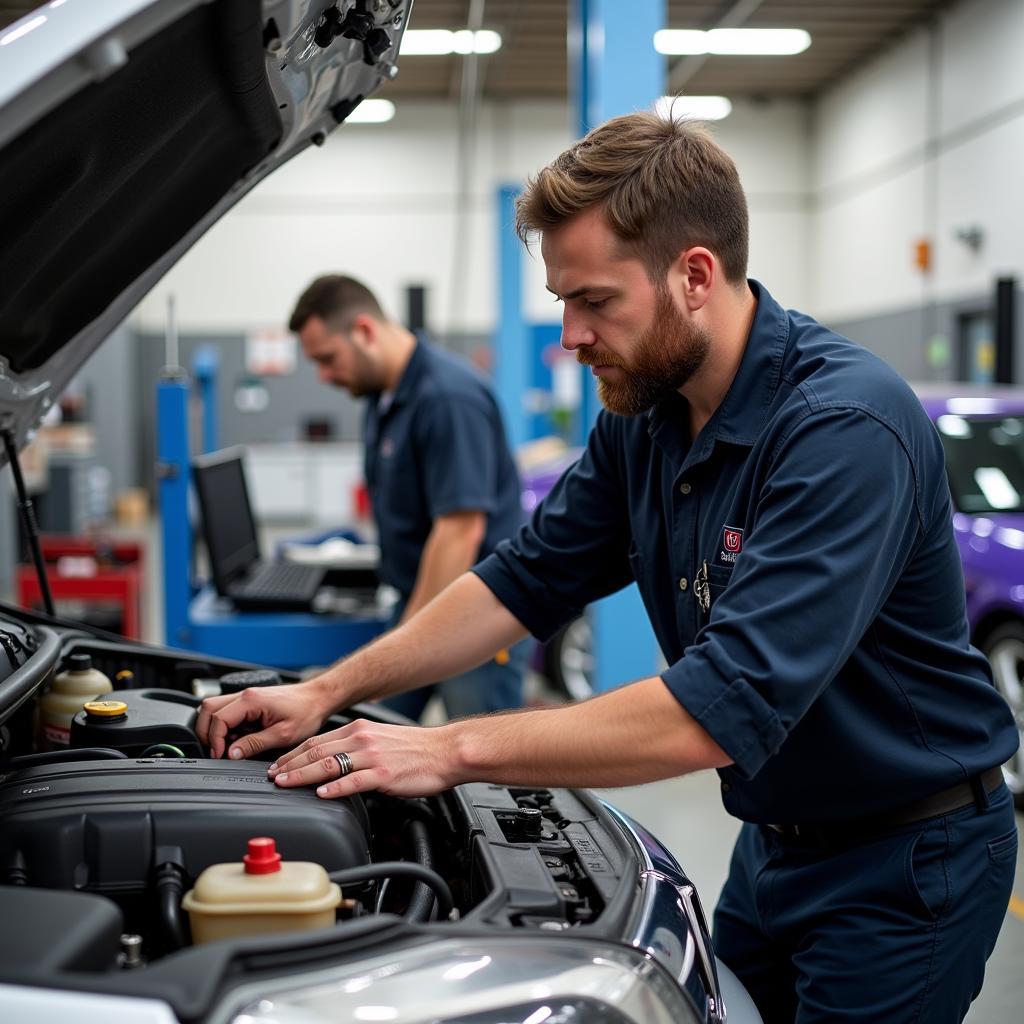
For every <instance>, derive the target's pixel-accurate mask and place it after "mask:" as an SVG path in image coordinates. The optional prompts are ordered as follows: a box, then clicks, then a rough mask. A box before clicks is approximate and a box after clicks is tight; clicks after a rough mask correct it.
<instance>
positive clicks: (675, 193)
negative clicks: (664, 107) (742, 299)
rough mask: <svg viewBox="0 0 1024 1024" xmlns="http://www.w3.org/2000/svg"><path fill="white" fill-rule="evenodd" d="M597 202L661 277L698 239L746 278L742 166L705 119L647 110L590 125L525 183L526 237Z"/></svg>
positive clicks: (521, 204)
mask: <svg viewBox="0 0 1024 1024" xmlns="http://www.w3.org/2000/svg"><path fill="white" fill-rule="evenodd" d="M592 206H601V207H602V208H603V210H604V214H605V218H606V219H607V222H608V226H609V227H610V228H611V229H612V231H613V232H614V233H615V234H616V235H617V236H618V237H619V239H621V241H622V242H623V243H625V245H626V246H627V247H629V248H631V249H632V250H633V251H634V252H635V253H636V255H637V257H638V258H639V259H640V260H642V261H643V264H644V266H645V268H646V270H647V274H648V276H649V277H650V278H651V280H652V281H654V282H655V283H657V282H658V281H660V280H662V279H663V278H664V276H665V273H666V272H667V271H668V268H669V266H670V264H671V263H672V261H673V260H674V259H675V258H676V257H677V256H678V255H679V253H680V252H682V250H684V249H687V248H689V247H690V246H694V245H703V246H706V247H707V248H708V249H710V250H711V251H712V252H713V253H714V254H715V255H716V256H717V257H718V259H719V262H720V263H721V264H722V268H723V270H724V272H725V276H726V279H727V280H729V281H730V282H732V283H733V284H736V285H738V284H742V283H743V282H744V281H745V280H746V274H747V250H748V225H747V201H746V197H745V196H744V194H743V187H742V185H741V184H740V179H739V174H738V173H737V171H736V165H735V164H734V163H733V161H732V159H731V158H730V157H729V155H728V154H727V153H726V152H725V151H724V150H723V149H722V148H721V147H720V146H719V145H718V144H717V143H715V142H714V140H713V139H712V138H711V135H710V133H709V132H708V131H707V129H706V128H704V127H703V126H702V125H701V124H699V123H695V122H692V121H689V122H688V121H686V120H679V119H676V118H673V117H663V116H661V115H660V114H654V113H646V112H641V113H635V114H626V115H625V116H623V117H616V118H613V119H612V120H611V121H607V122H606V123H605V124H602V125H600V126H599V127H597V128H595V129H593V131H591V132H589V133H588V134H587V135H586V136H584V138H582V139H581V140H580V141H579V142H577V143H575V144H574V145H573V146H570V147H569V149H567V150H566V151H565V152H564V153H562V155H561V156H559V157H558V158H557V159H556V160H554V161H553V162H552V163H550V164H548V166H547V167H545V168H543V170H541V171H540V172H539V173H538V174H537V175H536V176H535V177H534V178H532V179H531V180H530V181H529V182H528V183H527V186H526V189H525V190H524V192H523V194H522V195H521V196H520V197H519V199H518V201H517V202H516V230H517V231H518V233H519V237H520V238H522V240H523V241H524V242H528V241H529V239H530V237H531V236H532V235H534V234H537V233H543V232H544V231H549V230H552V229H554V228H557V227H558V226H559V225H561V224H564V223H565V222H566V221H567V220H569V219H570V218H571V217H573V216H575V215H576V214H577V213H581V212H583V211H584V210H587V209H589V208H590V207H592Z"/></svg>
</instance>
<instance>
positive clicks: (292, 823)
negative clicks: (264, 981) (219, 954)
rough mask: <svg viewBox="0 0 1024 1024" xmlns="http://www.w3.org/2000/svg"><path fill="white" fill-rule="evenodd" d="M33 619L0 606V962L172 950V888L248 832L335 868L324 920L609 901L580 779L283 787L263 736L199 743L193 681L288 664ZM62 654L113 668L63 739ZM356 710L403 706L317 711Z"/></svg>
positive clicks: (495, 917)
mask: <svg viewBox="0 0 1024 1024" xmlns="http://www.w3.org/2000/svg"><path fill="white" fill-rule="evenodd" d="M11 611H12V612H13V609H11ZM24 617H25V618H26V619H29V620H31V619H32V616H30V615H28V614H26V615H25V616H24ZM36 618H37V619H38V620H41V621H36V622H35V623H33V622H32V621H29V622H24V623H23V622H20V621H17V620H14V619H12V620H10V621H9V622H3V623H0V634H2V635H3V636H7V637H9V638H10V637H12V636H13V637H14V638H15V639H16V642H14V641H11V640H9V641H8V642H6V643H3V642H2V641H0V644H2V646H3V651H4V652H5V653H3V654H0V659H2V658H4V657H5V656H6V660H7V662H8V664H7V665H2V663H0V666H2V668H0V708H2V709H3V715H2V724H0V908H3V909H4V911H5V917H6V919H7V920H18V921H22V922H24V926H23V927H22V928H20V929H7V930H6V935H5V936H4V937H0V979H2V978H4V977H12V976H16V975H18V973H19V972H21V971H25V970H30V971H32V972H34V973H35V972H43V973H44V974H46V975H47V976H48V977H50V978H52V977H53V976H55V975H56V974H59V973H60V972H75V973H80V972H86V973H89V974H94V975H101V976H103V977H106V978H111V977H115V976H121V977H124V976H125V974H126V973H130V972H131V970H132V969H133V968H136V967H139V966H150V967H152V965H155V964H159V963H169V962H172V961H173V960H174V959H175V958H176V957H178V958H180V957H182V956H187V955H188V954H189V952H190V951H191V949H192V947H193V937H192V935H191V934H190V926H189V915H188V914H187V913H186V912H185V911H184V910H183V909H182V907H183V901H184V903H186V904H187V899H185V897H186V896H187V894H188V893H189V892H190V891H191V890H192V888H193V887H194V886H196V883H197V880H198V879H200V877H201V876H202V875H203V873H204V872H206V871H207V870H208V869H210V868H212V867H213V866H214V865H223V864H232V863H239V864H240V863H241V862H242V861H243V856H244V855H245V854H246V850H247V844H248V843H249V842H250V841H251V840H253V839H254V838H257V837H269V838H271V839H273V840H274V843H275V844H276V850H277V852H278V853H279V854H280V856H281V858H282V859H283V861H284V862H285V863H291V862H303V863H305V862H309V863H311V864H313V865H319V866H320V867H321V868H322V869H323V870H324V871H325V872H326V873H327V876H328V877H329V878H330V879H331V880H332V881H337V882H338V883H339V884H340V888H341V899H340V901H339V902H338V905H337V908H336V917H335V927H336V928H338V929H341V928H343V927H345V926H346V925H347V926H350V927H351V926H353V925H359V924H364V923H365V922H361V921H360V920H359V919H370V918H373V919H378V920H380V921H382V922H383V921H385V920H388V919H390V920H392V921H393V920H394V918H395V917H398V918H400V919H402V920H403V921H404V922H408V923H410V924H428V925H429V924H431V923H435V924H436V925H437V926H440V927H443V926H445V925H447V924H448V923H449V922H450V921H461V922H462V923H464V924H465V923H470V924H480V925H486V926H487V927H489V928H491V927H493V926H495V925H497V926H499V927H503V928H543V929H545V930H566V929H571V928H578V927H581V926H586V925H592V924H594V923H595V922H597V921H598V920H599V919H600V918H601V917H602V915H604V916H605V918H606V919H607V918H613V917H615V914H614V913H612V910H613V908H614V906H615V905H616V904H617V903H624V902H625V901H624V899H617V895H618V892H619V890H620V889H627V888H629V887H628V886H623V885H622V882H623V880H624V879H626V878H629V877H632V878H634V879H635V877H636V863H635V859H634V855H633V852H632V850H631V848H630V846H629V844H628V843H627V842H626V841H625V839H624V837H623V834H622V833H621V831H620V830H619V829H617V828H616V826H615V824H614V823H613V821H612V819H611V816H610V815H609V814H608V812H607V810H606V809H604V808H603V807H602V806H601V805H600V804H599V803H597V802H596V801H594V802H591V801H590V800H588V799H587V796H586V794H581V793H578V792H576V791H570V790H554V791H549V790H545V789H515V788H510V787H505V786H497V785H489V784H473V785H467V786H460V787H457V788H456V789H455V790H452V791H450V792H448V793H445V794H441V795H440V796H438V797H434V798H430V799H423V800H400V799H395V798H390V797H386V796H382V795H378V794H367V795H366V796H365V797H360V796H354V797H351V798H346V799H342V800H323V799H320V798H319V797H317V796H316V794H315V792H314V791H313V790H312V789H308V790H291V789H288V790H283V789H280V788H279V787H276V786H275V785H274V784H273V783H272V782H270V781H269V780H268V778H267V775H266V763H269V761H270V760H271V759H273V758H274V757H276V756H277V754H278V753H279V752H277V751H267V752H266V754H265V757H264V760H262V761H223V760H212V759H210V758H209V757H208V756H207V752H206V751H205V750H204V749H203V748H202V746H201V744H200V742H199V740H198V738H197V736H196V734H195V731H194V723H195V718H196V714H197V710H198V707H199V705H200V703H201V701H202V699H203V697H205V696H207V695H209V694H212V693H218V692H229V691H230V690H232V689H236V690H237V689H242V688H244V687H245V686H248V685H288V684H289V683H290V682H294V681H295V679H294V678H291V677H289V676H287V674H285V675H284V676H281V675H278V674H277V673H275V672H272V671H269V670H261V669H254V668H253V667H252V666H242V665H238V664H236V663H231V662H220V661H217V660H216V659H213V660H211V659H207V658H199V657H190V656H188V655H186V654H183V653H181V652H175V651H170V650H164V649H161V648H154V647H148V646H145V645H140V644H132V643H127V642H125V641H121V640H118V639H116V638H113V637H110V636H108V635H107V634H102V633H99V632H98V631H95V632H88V631H86V630H83V629H82V628H79V627H74V628H72V627H71V626H70V625H67V626H63V627H62V626H61V625H60V624H57V623H55V622H53V621H46V620H43V618H42V617H41V616H37V617H36ZM83 656H87V657H85V658H83ZM76 663H77V664H78V665H79V666H81V665H85V664H87V663H88V664H89V665H90V666H91V671H94V672H98V673H101V674H102V675H103V676H105V677H107V678H109V679H110V680H112V684H111V689H110V690H109V691H107V692H104V693H102V694H101V695H100V697H101V699H100V701H99V704H100V706H98V707H95V708H93V709H92V710H86V709H85V708H84V707H83V708H80V709H79V710H78V711H75V712H74V714H73V715H72V716H71V718H70V728H69V729H68V730H66V735H67V744H66V745H63V744H61V743H59V742H54V736H58V739H59V735H58V734H59V733H60V730H59V729H58V730H56V732H55V731H54V729H53V728H50V729H49V730H47V729H46V728H44V725H45V721H44V719H45V715H46V708H47V707H48V705H47V700H48V699H50V698H48V694H52V693H53V692H54V691H55V683H54V680H55V679H58V678H59V677H60V673H61V672H64V671H66V670H67V669H68V666H69V665H74V664H76ZM83 703H88V699H86V701H84V702H83ZM72 705H74V701H72ZM90 707H91V705H90ZM358 716H362V717H376V718H378V719H382V720H388V721H401V720H400V719H397V718H396V717H395V716H394V715H392V714H391V713H390V712H387V711H385V710H383V709H380V708H377V707H375V706H370V705H366V706H360V707H358V708H355V709H352V710H350V711H348V712H345V713H342V714H338V715H334V716H331V718H330V719H328V721H327V723H325V727H328V728H332V727H336V726H339V725H342V724H344V723H345V722H347V721H350V720H351V719H352V718H354V717H358ZM238 941H240V942H243V944H244V941H245V940H244V937H243V938H241V939H239V940H238ZM249 941H252V940H251V939H250V940H249ZM303 941H306V940H305V939H303V938H302V936H301V935H298V934H289V935H287V936H282V942H286V943H287V942H290V943H295V942H300V943H301V942H303ZM195 951H196V952H199V950H198V949H197V950H195ZM154 976H155V975H154Z"/></svg>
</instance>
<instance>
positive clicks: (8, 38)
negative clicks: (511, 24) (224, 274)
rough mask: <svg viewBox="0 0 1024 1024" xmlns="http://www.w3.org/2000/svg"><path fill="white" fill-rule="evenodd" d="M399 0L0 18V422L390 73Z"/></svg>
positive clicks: (23, 425) (130, 5)
mask: <svg viewBox="0 0 1024 1024" xmlns="http://www.w3.org/2000/svg"><path fill="white" fill-rule="evenodd" d="M411 6H412V0H337V2H334V0H263V2H257V0H212V2H211V0H205V2H204V0H104V2H103V3H94V2H92V0H84V2H83V0H52V2H51V3H49V4H46V5H42V6H40V7H39V8H38V9H37V10H35V11H33V12H31V13H29V14H27V15H26V16H25V17H24V18H22V19H21V20H20V21H18V22H15V23H14V24H13V25H9V26H7V27H6V28H4V29H0V47H2V49H0V54H2V61H0V196H2V197H3V205H4V231H3V232H2V234H0V281H2V282H3V287H2V289H0V430H12V431H13V432H14V436H15V441H16V443H17V445H18V446H19V447H20V446H21V445H22V444H24V443H25V441H26V440H27V437H26V435H28V434H29V433H30V432H31V431H32V430H34V428H35V427H36V426H37V425H38V423H39V421H40V420H41V419H42V417H43V416H44V415H45V413H46V411H47V410H48V409H49V407H50V406H51V405H52V404H53V403H54V402H55V401H56V400H57V398H58V396H59V395H60V393H61V392H62V391H63V389H64V388H65V386H66V385H67V383H68V381H69V380H70V378H71V377H72V376H73V375H74V373H75V372H76V371H77V370H78V368H79V367H80V366H81V365H82V364H83V362H84V361H85V360H86V359H87V358H88V357H89V355H91V353H92V352H93V351H94V349H95V348H96V347H97V346H98V345H99V344H100V343H101V342H102V341H103V340H104V339H105V338H106V337H107V336H108V335H109V334H110V332H111V331H112V330H113V329H114V328H115V327H116V326H117V324H118V323H119V322H120V321H121V320H122V319H123V318H124V317H125V316H126V315H127V314H128V313H129V312H130V311H131V309H132V308H133V307H134V306H135V305H136V304H137V303H138V302H139V300H140V299H141V298H142V297H143V296H144V295H145V294H146V293H147V292H148V291H149V289H150V288H151V287H152V286H153V285H154V284H155V283H156V282H157V281H158V280H159V279H160V277H161V276H162V275H163V274H165V273H166V272H167V270H168V269H169V268H170V267H171V266H172V265H173V264H174V263H175V261H177V259H178V258H179V257H180V256H181V255H183V254H184V253H185V252H186V251H187V250H188V249H189V247H190V246H191V245H192V244H193V243H194V242H195V241H196V239H197V238H199V236H201V235H202V234H203V233H204V232H205V231H206V230H207V229H208V228H209V227H210V226H211V225H212V224H213V223H215V222H216V221H217V220H218V219H219V218H220V217H221V216H223V214H224V213H226V212H227V211H228V210H229V209H230V208H231V207H232V206H234V204H235V203H237V202H238V200H239V199H241V197H242V196H244V195H245V194H246V193H247V192H248V191H249V190H250V189H251V188H252V187H253V186H254V185H255V184H256V183H257V182H259V181H261V180H262V179H263V178H264V177H266V175H268V174H269V173H270V172H271V171H273V170H274V169H275V168H277V167H278V166H280V165H281V164H283V163H284V162H285V161H287V160H289V159H290V158H291V157H292V156H294V155H295V154H296V153H298V152H300V151H301V150H303V149H305V148H306V147H307V146H309V145H310V143H314V144H319V143H321V142H322V141H323V139H324V138H325V137H326V135H327V133H328V132H330V131H331V130H332V129H334V128H336V127H337V126H338V125H339V124H340V123H341V122H342V121H344V119H345V118H346V117H347V116H348V115H349V114H350V113H351V111H352V110H353V109H354V108H355V107H356V106H358V104H359V103H360V102H361V101H362V99H364V98H365V97H366V96H367V95H369V94H370V93H372V92H373V91H374V90H375V89H376V88H377V87H378V86H379V85H380V83H381V81H382V80H384V79H386V78H389V77H392V76H393V75H394V73H395V72H396V70H397V69H396V68H395V66H394V63H393V61H394V60H395V58H396V56H397V53H398V47H399V44H400V40H401V35H402V32H403V31H404V28H405V24H406V20H407V17H408V14H409V9H410V8H411ZM4 461H6V458H5V457H4V456H3V455H2V454H0V465H2V463H3V462H4Z"/></svg>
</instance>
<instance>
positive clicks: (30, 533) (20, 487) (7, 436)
mask: <svg viewBox="0 0 1024 1024" xmlns="http://www.w3.org/2000/svg"><path fill="white" fill-rule="evenodd" d="M0 434H2V435H3V440H4V448H5V449H6V450H7V461H8V462H9V463H10V464H11V473H12V474H13V475H14V487H15V489H16V490H17V492H18V511H19V512H20V513H21V525H22V526H23V527H24V530H25V538H26V539H27V540H28V546H29V549H30V550H31V551H32V561H33V562H35V566H36V575H37V576H38V577H39V590H40V593H41V594H42V595H43V606H44V608H45V609H46V614H47V615H49V616H50V617H51V618H52V617H53V615H54V609H53V595H52V594H51V593H50V581H49V580H48V579H47V578H46V563H45V562H44V561H43V550H42V548H41V547H40V546H39V524H38V523H37V522H36V510H35V506H34V505H33V504H32V499H31V498H30V497H29V496H28V491H27V490H26V489H25V478H24V477H23V476H22V475H21V463H20V462H19V461H18V448H17V445H15V443H14V430H13V429H12V428H11V427H5V428H4V429H3V430H2V431H0Z"/></svg>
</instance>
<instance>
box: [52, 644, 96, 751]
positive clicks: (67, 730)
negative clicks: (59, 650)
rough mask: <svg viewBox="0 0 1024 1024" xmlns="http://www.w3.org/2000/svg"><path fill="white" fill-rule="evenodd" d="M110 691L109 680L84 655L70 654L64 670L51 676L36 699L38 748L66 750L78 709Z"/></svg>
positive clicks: (86, 655) (87, 656) (90, 659)
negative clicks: (51, 680)
mask: <svg viewBox="0 0 1024 1024" xmlns="http://www.w3.org/2000/svg"><path fill="white" fill-rule="evenodd" d="M112 689H113V687H112V686H111V684H110V680H109V679H108V678H107V677H106V676H105V675H104V674H103V673H102V672H100V671H99V670H98V669H95V668H93V667H92V658H90V657H89V655H88V654H72V655H71V657H70V658H69V659H68V667H67V669H66V670H65V671H63V672H59V673H57V675H55V676H54V677H53V682H52V683H51V684H50V690H49V693H45V694H43V696H42V697H40V698H39V746H40V748H41V749H43V750H58V749H60V748H61V747H66V746H67V745H68V737H69V736H70V734H71V719H72V718H74V717H75V715H76V714H77V713H78V712H79V711H81V710H82V705H83V704H85V703H86V702H87V701H90V700H94V699H95V698H97V697H99V696H101V695H102V694H104V693H110V691H111V690H112Z"/></svg>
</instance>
